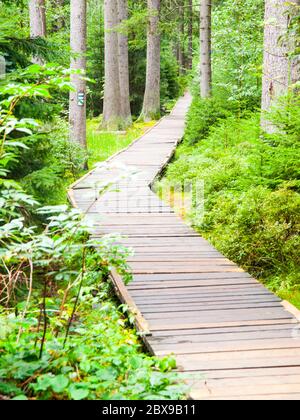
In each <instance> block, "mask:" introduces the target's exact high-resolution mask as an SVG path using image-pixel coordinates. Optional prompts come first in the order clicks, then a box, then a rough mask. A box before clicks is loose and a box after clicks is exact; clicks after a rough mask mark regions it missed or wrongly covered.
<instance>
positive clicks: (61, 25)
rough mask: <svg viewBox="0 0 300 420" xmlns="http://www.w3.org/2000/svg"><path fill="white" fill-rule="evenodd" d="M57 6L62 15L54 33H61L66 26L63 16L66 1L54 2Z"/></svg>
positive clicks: (56, 0) (55, 25) (58, 0)
mask: <svg viewBox="0 0 300 420" xmlns="http://www.w3.org/2000/svg"><path fill="white" fill-rule="evenodd" d="M54 4H55V6H57V8H58V11H60V12H61V13H60V15H59V16H58V18H57V20H56V22H55V24H54V25H53V27H54V29H53V32H59V31H60V30H61V29H62V28H64V27H65V26H66V22H65V18H64V15H63V14H62V7H63V6H64V4H65V0H54Z"/></svg>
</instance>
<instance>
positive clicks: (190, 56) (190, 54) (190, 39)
mask: <svg viewBox="0 0 300 420" xmlns="http://www.w3.org/2000/svg"><path fill="white" fill-rule="evenodd" d="M188 6H189V19H188V62H187V65H188V69H189V70H191V69H192V68H193V17H194V14H193V0H188Z"/></svg>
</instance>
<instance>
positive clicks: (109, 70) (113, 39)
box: [102, 0, 122, 130]
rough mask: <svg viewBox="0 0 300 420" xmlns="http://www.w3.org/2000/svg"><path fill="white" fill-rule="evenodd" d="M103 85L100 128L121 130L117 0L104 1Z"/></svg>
mask: <svg viewBox="0 0 300 420" xmlns="http://www.w3.org/2000/svg"><path fill="white" fill-rule="evenodd" d="M104 22H105V24H104V26H105V85H104V104H103V122H102V127H103V128H105V129H107V130H118V129H119V128H121V127H120V126H121V123H122V121H121V120H122V118H121V95H120V81H119V77H120V76H119V59H118V56H119V44H118V31H117V27H118V23H119V21H118V0H105V1H104Z"/></svg>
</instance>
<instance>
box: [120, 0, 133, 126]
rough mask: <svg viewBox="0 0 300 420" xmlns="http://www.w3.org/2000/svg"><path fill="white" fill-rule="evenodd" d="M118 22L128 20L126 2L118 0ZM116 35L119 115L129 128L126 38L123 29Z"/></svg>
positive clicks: (130, 121) (125, 0)
mask: <svg viewBox="0 0 300 420" xmlns="http://www.w3.org/2000/svg"><path fill="white" fill-rule="evenodd" d="M118 13H119V22H120V24H121V25H122V23H123V22H125V21H126V20H127V19H128V2H127V0H118ZM120 29H121V31H120V30H119V33H118V42H119V83H120V97H121V104H120V108H121V114H122V118H123V119H124V125H125V126H129V125H131V123H132V118H131V110H130V92H129V59H128V36H127V35H126V33H124V32H122V29H123V31H124V28H122V27H121V28H120Z"/></svg>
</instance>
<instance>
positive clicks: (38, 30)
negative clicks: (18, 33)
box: [29, 0, 47, 38]
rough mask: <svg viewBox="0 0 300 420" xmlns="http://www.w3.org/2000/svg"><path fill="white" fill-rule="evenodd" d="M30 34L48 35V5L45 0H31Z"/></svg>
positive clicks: (34, 35)
mask: <svg viewBox="0 0 300 420" xmlns="http://www.w3.org/2000/svg"><path fill="white" fill-rule="evenodd" d="M29 19H30V36H31V37H32V38H37V37H46V35H47V29H46V6H45V0H29Z"/></svg>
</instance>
